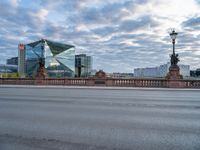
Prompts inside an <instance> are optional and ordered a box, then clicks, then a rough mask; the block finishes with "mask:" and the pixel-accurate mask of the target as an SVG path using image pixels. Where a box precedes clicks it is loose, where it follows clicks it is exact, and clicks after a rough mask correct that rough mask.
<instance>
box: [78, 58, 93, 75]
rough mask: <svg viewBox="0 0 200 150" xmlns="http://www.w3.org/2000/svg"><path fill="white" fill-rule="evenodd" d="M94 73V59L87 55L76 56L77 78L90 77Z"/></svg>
mask: <svg viewBox="0 0 200 150" xmlns="http://www.w3.org/2000/svg"><path fill="white" fill-rule="evenodd" d="M91 71H92V57H91V56H86V54H80V55H76V56H75V76H76V77H88V76H90V75H91Z"/></svg>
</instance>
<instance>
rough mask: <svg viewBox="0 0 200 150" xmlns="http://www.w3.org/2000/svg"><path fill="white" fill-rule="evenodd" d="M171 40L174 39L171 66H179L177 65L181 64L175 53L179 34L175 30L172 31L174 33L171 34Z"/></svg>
mask: <svg viewBox="0 0 200 150" xmlns="http://www.w3.org/2000/svg"><path fill="white" fill-rule="evenodd" d="M169 35H170V37H171V39H172V44H173V53H172V55H171V66H174V67H175V66H177V63H178V62H179V59H178V54H176V53H175V40H176V36H177V35H178V33H177V32H175V30H174V29H172V32H171V33H169Z"/></svg>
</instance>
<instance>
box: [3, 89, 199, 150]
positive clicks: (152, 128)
mask: <svg viewBox="0 0 200 150" xmlns="http://www.w3.org/2000/svg"><path fill="white" fill-rule="evenodd" d="M0 150H200V90H199V91H198V90H175V89H171V90H169V89H104V88H101V89H96V88H82V89H81V88H56V87H55V88H53V87H51V88H47V87H41V88H39V87H15V88H7V87H0Z"/></svg>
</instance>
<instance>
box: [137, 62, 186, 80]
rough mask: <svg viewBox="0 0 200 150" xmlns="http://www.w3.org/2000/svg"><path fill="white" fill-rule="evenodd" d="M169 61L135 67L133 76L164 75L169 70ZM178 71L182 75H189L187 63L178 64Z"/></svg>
mask: <svg viewBox="0 0 200 150" xmlns="http://www.w3.org/2000/svg"><path fill="white" fill-rule="evenodd" d="M169 67H170V63H167V64H164V65H160V66H159V67H152V68H136V69H134V76H135V77H165V76H166V75H167V73H168V72H169ZM179 68H180V73H181V75H183V76H184V77H189V76H190V66H189V65H179Z"/></svg>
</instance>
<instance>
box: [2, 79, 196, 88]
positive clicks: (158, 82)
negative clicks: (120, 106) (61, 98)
mask: <svg viewBox="0 0 200 150" xmlns="http://www.w3.org/2000/svg"><path fill="white" fill-rule="evenodd" d="M0 84H10V85H15V84H16V85H76V86H115V87H157V88H200V80H166V79H113V78H103V79H99V78H73V79H72V78H63V79H52V78H49V79H42V80H34V79H28V78H21V79H14V78H0Z"/></svg>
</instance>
